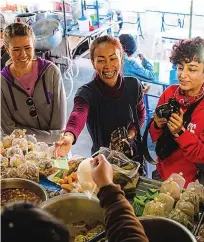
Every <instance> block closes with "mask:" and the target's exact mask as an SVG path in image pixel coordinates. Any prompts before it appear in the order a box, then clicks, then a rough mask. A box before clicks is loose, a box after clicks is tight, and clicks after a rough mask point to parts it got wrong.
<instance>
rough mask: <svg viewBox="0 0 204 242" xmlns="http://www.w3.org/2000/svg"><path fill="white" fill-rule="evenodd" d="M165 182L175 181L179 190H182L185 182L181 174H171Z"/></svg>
mask: <svg viewBox="0 0 204 242" xmlns="http://www.w3.org/2000/svg"><path fill="white" fill-rule="evenodd" d="M167 180H172V181H175V182H176V183H177V184H178V185H179V186H180V188H181V190H182V189H183V188H184V185H185V183H186V180H185V179H184V178H183V173H179V174H177V173H172V174H171V176H170V177H169V178H168V179H167Z"/></svg>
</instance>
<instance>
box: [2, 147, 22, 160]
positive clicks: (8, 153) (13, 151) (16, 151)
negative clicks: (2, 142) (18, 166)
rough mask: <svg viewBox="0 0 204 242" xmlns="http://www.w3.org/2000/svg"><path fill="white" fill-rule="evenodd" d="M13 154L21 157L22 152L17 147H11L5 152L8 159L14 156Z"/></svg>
mask: <svg viewBox="0 0 204 242" xmlns="http://www.w3.org/2000/svg"><path fill="white" fill-rule="evenodd" d="M15 154H19V155H23V151H22V150H21V148H19V146H18V145H16V146H11V147H10V148H8V149H7V150H6V156H7V157H9V158H10V157H12V156H14V155H15Z"/></svg>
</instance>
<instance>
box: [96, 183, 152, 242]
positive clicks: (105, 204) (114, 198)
mask: <svg viewBox="0 0 204 242" xmlns="http://www.w3.org/2000/svg"><path fill="white" fill-rule="evenodd" d="M98 198H99V200H100V205H101V207H102V208H104V209H105V225H106V232H107V237H108V241H110V242H113V241H114V242H124V241H125V242H133V241H134V242H148V239H147V237H146V235H145V232H144V229H143V227H142V225H141V223H140V222H139V220H138V218H137V217H136V216H135V214H134V211H133V208H132V207H131V205H130V203H129V202H128V200H127V199H126V198H125V196H124V192H123V191H122V190H121V189H120V186H118V185H115V184H110V185H109V186H106V187H102V188H101V189H100V191H99V193H98Z"/></svg>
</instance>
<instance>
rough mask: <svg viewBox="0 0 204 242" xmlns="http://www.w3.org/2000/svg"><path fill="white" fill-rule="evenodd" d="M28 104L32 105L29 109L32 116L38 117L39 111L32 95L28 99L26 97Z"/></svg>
mask: <svg viewBox="0 0 204 242" xmlns="http://www.w3.org/2000/svg"><path fill="white" fill-rule="evenodd" d="M26 104H27V105H28V106H29V107H31V108H30V110H29V114H30V116H31V117H32V118H37V117H38V113H37V110H36V107H35V103H34V101H33V99H32V97H29V98H28V99H26Z"/></svg>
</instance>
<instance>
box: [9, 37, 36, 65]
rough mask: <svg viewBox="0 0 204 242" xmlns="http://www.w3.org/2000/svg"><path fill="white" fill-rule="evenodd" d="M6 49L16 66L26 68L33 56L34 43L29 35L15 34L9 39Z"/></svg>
mask: <svg viewBox="0 0 204 242" xmlns="http://www.w3.org/2000/svg"><path fill="white" fill-rule="evenodd" d="M7 51H8V53H9V55H10V57H11V59H12V62H13V64H14V66H15V67H17V68H26V67H28V66H29V65H30V64H31V63H32V59H33V57H34V43H33V38H32V36H30V35H26V36H15V37H12V38H11V39H10V41H9V45H8V48H7Z"/></svg>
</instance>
